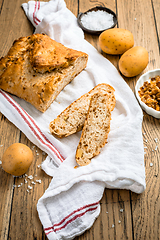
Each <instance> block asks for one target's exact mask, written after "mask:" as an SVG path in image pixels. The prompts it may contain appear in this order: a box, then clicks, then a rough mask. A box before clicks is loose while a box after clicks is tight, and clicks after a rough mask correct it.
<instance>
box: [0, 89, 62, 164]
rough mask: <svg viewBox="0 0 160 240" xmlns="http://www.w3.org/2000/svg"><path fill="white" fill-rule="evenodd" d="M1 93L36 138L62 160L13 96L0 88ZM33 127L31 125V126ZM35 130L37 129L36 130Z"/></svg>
mask: <svg viewBox="0 0 160 240" xmlns="http://www.w3.org/2000/svg"><path fill="white" fill-rule="evenodd" d="M0 92H1V94H2V95H3V96H4V97H5V99H6V100H7V101H8V102H9V103H10V104H11V105H12V107H14V108H15V110H16V111H17V112H18V113H19V115H20V116H21V117H22V118H23V120H24V121H25V123H26V124H27V125H28V126H29V128H30V129H31V131H32V132H33V133H34V135H35V136H36V137H37V138H38V140H39V141H40V142H41V143H42V144H44V145H45V146H46V147H48V148H49V149H50V150H51V151H52V152H53V153H54V154H55V155H56V156H57V158H58V159H59V160H60V161H61V162H63V161H64V158H63V157H62V155H61V154H60V153H59V151H58V150H57V149H56V148H55V147H53V145H52V143H51V142H50V141H49V140H48V139H47V138H46V136H45V135H44V134H43V133H42V132H41V130H40V128H39V127H38V126H37V124H36V123H35V121H34V120H33V118H32V117H31V116H30V115H29V114H28V113H27V112H26V111H25V110H24V109H23V108H21V106H20V105H19V104H18V103H17V102H15V101H14V100H13V98H11V97H10V96H9V95H8V94H6V93H4V92H2V91H1V90H0ZM25 115H26V116H27V117H28V119H29V120H30V122H29V120H28V119H27V118H26V116H25ZM32 125H33V126H34V127H33V126H32ZM36 130H37V131H36Z"/></svg>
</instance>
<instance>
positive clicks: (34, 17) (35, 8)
mask: <svg viewBox="0 0 160 240" xmlns="http://www.w3.org/2000/svg"><path fill="white" fill-rule="evenodd" d="M39 9H40V2H38V10H39ZM36 11H37V1H35V6H34V11H33V22H34V23H35V24H36V25H38V23H37V22H39V23H40V20H39V19H38V18H37V17H36V16H35V13H36Z"/></svg>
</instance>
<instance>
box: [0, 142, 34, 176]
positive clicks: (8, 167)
mask: <svg viewBox="0 0 160 240" xmlns="http://www.w3.org/2000/svg"><path fill="white" fill-rule="evenodd" d="M32 161H33V153H32V150H31V149H30V148H29V147H28V146H26V145H25V144H22V143H14V144H12V145H11V146H10V147H8V148H7V149H6V151H5V152H4V154H3V156H2V168H3V169H4V171H5V172H7V173H9V174H12V175H14V176H21V175H23V174H24V173H25V172H26V171H27V170H28V168H29V167H30V165H31V163H32Z"/></svg>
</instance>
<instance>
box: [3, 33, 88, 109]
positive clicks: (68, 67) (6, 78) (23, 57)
mask: <svg viewBox="0 0 160 240" xmlns="http://www.w3.org/2000/svg"><path fill="white" fill-rule="evenodd" d="M87 61H88V55H87V54H86V53H83V52H80V51H76V50H73V49H70V48H67V47H65V46H63V45H62V44H60V43H58V42H56V41H54V40H52V39H51V38H50V37H49V36H47V35H45V34H33V35H31V36H28V37H22V38H20V39H18V40H16V41H15V42H14V43H13V46H12V47H11V49H10V50H9V52H8V54H7V55H6V56H5V57H4V58H1V59H0V88H1V89H3V90H5V91H7V92H9V93H12V94H14V95H16V96H18V97H20V98H22V99H24V100H26V101H27V102H29V103H31V104H32V105H33V106H35V107H36V108H37V109H38V110H40V111H41V112H44V111H46V110H47V108H48V107H49V106H50V105H51V103H52V102H53V101H54V99H55V98H56V97H57V95H58V94H59V93H60V92H61V91H62V89H63V88H64V87H65V86H66V85H67V84H68V83H70V82H71V81H72V80H73V79H74V77H75V76H76V75H78V74H79V73H80V72H81V71H82V70H83V69H84V68H85V67H86V65H87Z"/></svg>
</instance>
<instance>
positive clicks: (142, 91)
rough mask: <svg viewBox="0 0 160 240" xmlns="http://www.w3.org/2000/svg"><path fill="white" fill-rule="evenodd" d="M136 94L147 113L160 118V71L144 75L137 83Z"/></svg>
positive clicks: (152, 71)
mask: <svg viewBox="0 0 160 240" xmlns="http://www.w3.org/2000/svg"><path fill="white" fill-rule="evenodd" d="M135 94H136V97H137V99H138V101H139V103H140V105H141V107H142V109H143V110H144V111H145V112H146V113H148V114H149V115H151V116H153V117H155V118H160V69H155V70H151V71H149V72H146V73H144V74H143V75H142V76H141V77H140V78H139V79H138V81H137V83H136V86H135Z"/></svg>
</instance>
